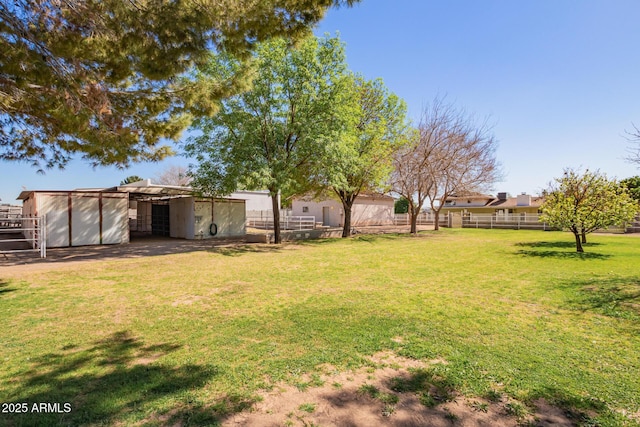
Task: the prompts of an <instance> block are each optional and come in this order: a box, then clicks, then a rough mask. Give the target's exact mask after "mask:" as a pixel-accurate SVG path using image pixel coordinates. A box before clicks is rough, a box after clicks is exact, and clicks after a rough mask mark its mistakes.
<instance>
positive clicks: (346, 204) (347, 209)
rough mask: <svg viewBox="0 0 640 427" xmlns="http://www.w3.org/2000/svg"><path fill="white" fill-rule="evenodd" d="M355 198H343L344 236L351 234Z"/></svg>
mask: <svg viewBox="0 0 640 427" xmlns="http://www.w3.org/2000/svg"><path fill="white" fill-rule="evenodd" d="M352 205H353V200H351V201H349V200H342V208H343V209H344V224H343V225H342V237H349V236H351V206H352Z"/></svg>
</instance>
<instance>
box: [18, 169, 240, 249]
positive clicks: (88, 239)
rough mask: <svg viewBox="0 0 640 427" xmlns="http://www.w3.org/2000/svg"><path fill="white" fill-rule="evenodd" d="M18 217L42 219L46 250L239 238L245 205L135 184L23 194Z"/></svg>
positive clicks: (181, 189)
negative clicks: (143, 238) (142, 240)
mask: <svg viewBox="0 0 640 427" xmlns="http://www.w3.org/2000/svg"><path fill="white" fill-rule="evenodd" d="M18 199H19V200H22V202H23V206H22V211H23V215H24V216H30V217H45V218H46V229H47V232H46V237H47V240H46V242H47V245H46V246H47V247H48V248H56V247H67V246H84V245H104V244H120V243H128V242H129V240H130V237H131V232H132V231H133V232H135V233H136V235H143V234H150V235H157V236H165V237H174V238H182V239H212V238H228V237H242V236H244V235H245V234H246V229H245V216H246V214H245V201H244V200H239V199H233V198H203V197H197V196H195V195H193V192H192V189H191V188H189V187H177V186H166V185H156V184H152V183H151V181H150V180H144V181H139V182H135V183H131V184H126V185H121V186H117V187H112V188H107V189H82V190H72V191H23V192H22V193H20V196H19V197H18Z"/></svg>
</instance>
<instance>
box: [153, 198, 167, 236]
mask: <svg viewBox="0 0 640 427" xmlns="http://www.w3.org/2000/svg"><path fill="white" fill-rule="evenodd" d="M151 234H152V235H154V236H164V237H169V205H168V204H166V205H158V204H155V203H154V204H153V205H151Z"/></svg>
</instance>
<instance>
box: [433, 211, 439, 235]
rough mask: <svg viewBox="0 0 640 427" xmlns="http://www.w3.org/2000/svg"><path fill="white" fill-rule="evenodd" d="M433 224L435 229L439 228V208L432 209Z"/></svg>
mask: <svg viewBox="0 0 640 427" xmlns="http://www.w3.org/2000/svg"><path fill="white" fill-rule="evenodd" d="M433 213H434V220H435V224H433V229H434V230H435V231H438V230H440V209H438V210H436V209H433Z"/></svg>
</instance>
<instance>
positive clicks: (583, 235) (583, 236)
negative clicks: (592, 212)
mask: <svg viewBox="0 0 640 427" xmlns="http://www.w3.org/2000/svg"><path fill="white" fill-rule="evenodd" d="M582 243H587V233H585V232H584V229H582Z"/></svg>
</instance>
